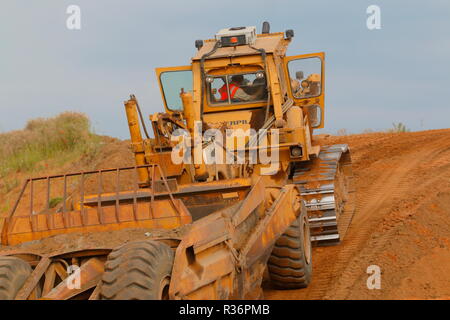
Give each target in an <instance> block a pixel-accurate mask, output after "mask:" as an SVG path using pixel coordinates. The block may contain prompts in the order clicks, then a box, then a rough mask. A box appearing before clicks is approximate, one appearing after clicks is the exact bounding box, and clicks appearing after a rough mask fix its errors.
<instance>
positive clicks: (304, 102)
mask: <svg viewBox="0 0 450 320" xmlns="http://www.w3.org/2000/svg"><path fill="white" fill-rule="evenodd" d="M307 58H319V59H320V60H321V62H322V66H321V72H322V73H321V91H320V95H319V96H317V97H308V98H296V97H294V95H293V93H292V87H291V84H290V81H289V83H288V84H287V87H288V93H289V96H290V97H291V98H292V100H294V101H295V104H296V105H298V106H301V107H303V106H304V107H306V106H311V105H315V104H317V105H319V106H320V109H321V112H320V116H321V120H320V126H318V127H314V129H321V128H323V127H324V126H325V52H317V53H309V54H301V55H297V56H290V57H285V58H284V69H285V73H286V76H287V79H288V80H289V79H291V77H290V74H289V69H288V64H289V62H290V61H293V60H301V59H307Z"/></svg>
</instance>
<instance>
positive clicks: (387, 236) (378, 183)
mask: <svg viewBox="0 0 450 320" xmlns="http://www.w3.org/2000/svg"><path fill="white" fill-rule="evenodd" d="M322 139H323V142H324V143H325V144H334V143H348V144H349V145H350V148H351V151H352V157H353V168H354V170H353V171H354V175H355V183H356V192H357V193H356V199H357V203H356V212H355V215H354V217H353V221H352V224H351V225H350V228H349V230H348V232H347V235H346V238H345V239H344V241H343V242H342V243H341V244H340V245H338V246H335V247H322V248H315V249H314V253H313V254H314V257H313V263H314V275H313V281H312V283H311V285H310V287H309V288H307V289H302V290H292V291H280V290H272V289H270V288H267V289H266V290H265V298H266V299H450V130H433V131H423V132H413V133H400V134H391V133H371V134H362V135H352V136H346V137H328V138H327V137H325V138H322ZM370 265H377V266H379V267H380V268H381V273H382V274H381V289H380V290H376V289H375V290H369V289H368V288H367V285H366V281H367V279H368V277H369V274H368V273H367V272H366V271H367V267H368V266H370Z"/></svg>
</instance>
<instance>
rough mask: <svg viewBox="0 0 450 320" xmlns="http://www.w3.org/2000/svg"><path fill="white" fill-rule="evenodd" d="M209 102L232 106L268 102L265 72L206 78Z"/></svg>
mask: <svg viewBox="0 0 450 320" xmlns="http://www.w3.org/2000/svg"><path fill="white" fill-rule="evenodd" d="M206 84H207V91H208V97H209V102H210V104H211V105H212V106H214V105H221V106H222V105H231V104H238V103H250V102H259V101H265V100H267V84H266V78H265V74H264V73H263V72H253V73H240V74H232V75H221V76H209V75H208V76H207V77H206Z"/></svg>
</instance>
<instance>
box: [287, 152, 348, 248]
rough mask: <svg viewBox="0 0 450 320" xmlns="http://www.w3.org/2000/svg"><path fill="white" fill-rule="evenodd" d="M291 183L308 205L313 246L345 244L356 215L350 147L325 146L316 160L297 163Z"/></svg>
mask: <svg viewBox="0 0 450 320" xmlns="http://www.w3.org/2000/svg"><path fill="white" fill-rule="evenodd" d="M292 180H293V182H294V183H295V184H298V185H299V186H300V190H301V194H302V196H303V198H304V200H305V202H306V208H307V210H308V218H309V224H310V228H311V241H312V243H313V244H314V245H316V246H318V245H319V246H325V245H335V244H338V243H339V242H340V241H342V240H343V238H344V236H345V233H346V232H347V228H348V227H349V225H350V222H351V220H352V217H353V214H354V212H355V190H354V186H353V173H352V163H351V158H350V150H349V148H348V146H347V145H346V144H337V145H332V146H324V147H322V149H321V151H320V153H319V156H318V157H317V158H315V159H312V160H311V161H310V162H309V163H306V164H305V163H298V164H296V166H295V167H294V170H293V176H292Z"/></svg>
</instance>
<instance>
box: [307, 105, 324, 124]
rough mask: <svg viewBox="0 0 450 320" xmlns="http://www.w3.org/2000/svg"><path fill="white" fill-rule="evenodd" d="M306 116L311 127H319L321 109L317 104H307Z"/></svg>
mask: <svg viewBox="0 0 450 320" xmlns="http://www.w3.org/2000/svg"><path fill="white" fill-rule="evenodd" d="M307 110H308V111H307V112H308V118H309V124H310V125H311V127H312V128H317V127H320V125H321V123H322V109H321V108H320V106H319V105H317V104H314V105H312V106H309V107H308V109H307Z"/></svg>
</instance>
